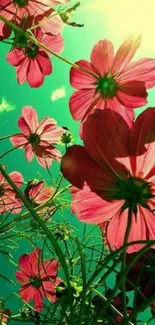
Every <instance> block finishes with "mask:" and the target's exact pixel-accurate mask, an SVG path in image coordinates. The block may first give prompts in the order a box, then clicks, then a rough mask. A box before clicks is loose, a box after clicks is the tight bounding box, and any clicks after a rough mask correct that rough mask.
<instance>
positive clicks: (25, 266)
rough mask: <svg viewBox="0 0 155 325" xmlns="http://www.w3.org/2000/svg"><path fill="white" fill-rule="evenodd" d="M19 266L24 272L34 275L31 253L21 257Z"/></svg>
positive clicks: (27, 274)
mask: <svg viewBox="0 0 155 325" xmlns="http://www.w3.org/2000/svg"><path fill="white" fill-rule="evenodd" d="M19 267H20V268H21V269H22V271H23V273H24V274H25V275H26V276H27V277H30V276H31V275H32V269H31V264H30V255H28V254H25V255H22V256H21V257H20V259H19Z"/></svg>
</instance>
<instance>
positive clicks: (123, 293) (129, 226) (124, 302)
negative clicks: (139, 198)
mask: <svg viewBox="0 0 155 325" xmlns="http://www.w3.org/2000/svg"><path fill="white" fill-rule="evenodd" d="M131 224H132V209H131V208H130V207H129V211H128V224H127V228H126V232H125V237H124V243H123V246H124V245H126V244H127V243H128V239H129V235H130V230H131ZM126 250H127V248H126V247H125V248H124V249H123V252H122V265H121V274H122V275H123V274H124V271H125V267H126ZM125 281H126V279H125V276H123V281H122V285H121V289H122V292H121V296H122V309H123V315H124V318H126V315H127V311H126V309H127V308H126V287H125Z"/></svg>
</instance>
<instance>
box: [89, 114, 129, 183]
mask: <svg viewBox="0 0 155 325" xmlns="http://www.w3.org/2000/svg"><path fill="white" fill-rule="evenodd" d="M129 135H130V128H129V126H128V124H127V123H126V122H125V121H124V119H123V118H122V116H121V115H120V114H118V113H116V112H114V111H112V110H109V109H104V110H103V111H101V110H96V111H95V113H94V114H92V115H89V117H88V118H87V120H86V122H85V123H84V125H83V140H84V144H85V147H86V149H87V151H88V152H89V154H90V156H91V157H92V159H93V160H94V161H96V162H97V164H98V165H99V166H101V168H104V167H103V166H104V165H105V163H107V165H108V166H109V167H110V168H111V170H112V171H113V173H114V174H116V175H117V176H118V177H122V178H124V177H125V178H126V174H128V172H129V171H130V160H129ZM118 161H120V162H121V164H120V163H118Z"/></svg>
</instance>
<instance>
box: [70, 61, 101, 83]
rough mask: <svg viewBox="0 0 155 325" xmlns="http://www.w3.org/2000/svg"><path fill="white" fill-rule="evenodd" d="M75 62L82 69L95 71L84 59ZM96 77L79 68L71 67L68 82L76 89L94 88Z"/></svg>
mask: <svg viewBox="0 0 155 325" xmlns="http://www.w3.org/2000/svg"><path fill="white" fill-rule="evenodd" d="M76 64H77V65H78V66H80V67H82V68H84V69H87V70H90V72H92V73H95V71H94V69H93V67H92V65H91V64H90V63H89V62H88V61H85V60H80V61H78V62H76ZM96 81H97V79H96V78H95V77H93V76H91V75H90V74H88V73H87V72H84V71H82V70H80V69H76V68H71V70H70V84H71V86H72V87H74V88H76V89H83V88H87V89H89V88H90V89H92V88H93V89H95V88H96V85H95V83H96Z"/></svg>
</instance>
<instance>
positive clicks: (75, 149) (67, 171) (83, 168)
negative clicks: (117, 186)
mask: <svg viewBox="0 0 155 325" xmlns="http://www.w3.org/2000/svg"><path fill="white" fill-rule="evenodd" d="M61 172H62V173H63V175H64V176H65V177H66V178H67V180H68V181H70V182H71V184H73V185H75V186H76V187H78V188H83V186H84V185H85V183H86V184H88V186H89V187H91V189H92V190H98V191H100V190H101V191H102V192H103V190H104V189H109V188H111V184H113V182H115V181H116V180H115V177H114V176H113V175H111V174H110V169H109V168H108V166H106V165H105V163H104V162H103V163H102V168H100V167H99V166H98V165H97V164H96V163H95V162H94V161H93V159H92V158H91V156H89V154H88V153H87V151H86V149H85V148H84V147H82V146H79V145H74V146H72V147H70V148H68V150H67V152H66V154H65V155H64V156H63V157H62V161H61Z"/></svg>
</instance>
